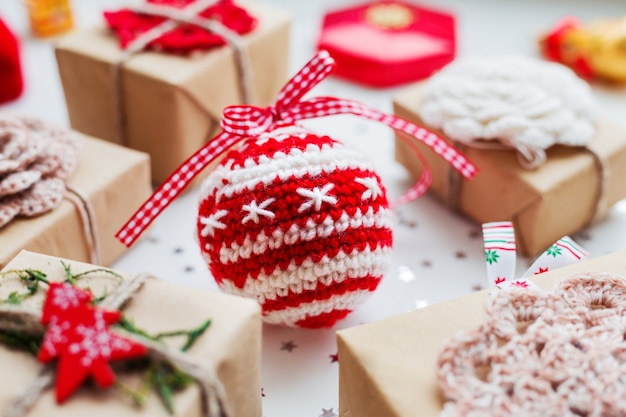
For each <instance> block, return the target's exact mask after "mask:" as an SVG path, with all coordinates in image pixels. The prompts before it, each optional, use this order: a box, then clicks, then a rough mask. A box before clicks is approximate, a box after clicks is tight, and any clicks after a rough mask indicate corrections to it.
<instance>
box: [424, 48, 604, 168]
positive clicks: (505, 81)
mask: <svg viewBox="0 0 626 417" xmlns="http://www.w3.org/2000/svg"><path fill="white" fill-rule="evenodd" d="M419 115H420V117H421V118H422V120H423V121H424V123H425V124H426V125H428V126H429V127H433V128H437V129H441V130H442V131H443V132H444V133H445V134H446V135H447V136H448V137H449V138H451V139H453V140H456V141H460V142H463V143H466V144H477V143H476V141H478V140H484V141H499V142H501V143H502V144H504V145H507V146H510V147H514V148H517V149H518V150H519V151H520V152H521V153H524V152H526V153H527V155H526V157H527V159H528V158H529V155H532V154H533V153H535V152H539V153H542V152H543V150H544V149H547V148H549V147H550V146H552V145H554V144H564V145H570V146H582V145H585V144H587V143H588V142H589V141H590V140H591V139H592V138H593V136H594V134H595V126H594V122H595V117H596V103H595V101H594V98H593V96H592V92H591V88H590V87H589V85H588V84H587V83H585V82H584V81H583V80H581V79H579V78H578V77H577V76H576V75H575V74H574V72H573V71H571V70H570V69H569V68H567V67H565V66H563V65H560V64H556V63H551V62H546V61H541V60H538V59H532V58H527V57H521V56H519V57H518V56H509V57H491V58H490V57H480V58H466V59H459V60H457V61H455V62H454V63H452V64H450V65H448V66H447V67H445V68H444V69H443V70H441V71H440V72H439V73H438V74H436V75H434V76H433V77H432V78H431V79H430V80H429V81H428V82H427V83H426V86H425V88H424V91H423V95H422V103H421V106H420V109H419Z"/></svg>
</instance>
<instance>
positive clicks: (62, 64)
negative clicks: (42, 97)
mask: <svg viewBox="0 0 626 417" xmlns="http://www.w3.org/2000/svg"><path fill="white" fill-rule="evenodd" d="M242 6H244V7H246V9H248V10H249V11H250V13H251V14H252V15H253V16H255V17H256V18H257V19H258V24H257V27H256V29H255V30H254V31H252V32H251V33H249V34H246V35H244V36H243V37H242V43H243V52H244V53H245V54H246V55H247V56H248V57H249V60H250V62H251V67H252V83H253V88H252V90H253V91H252V93H253V94H252V95H253V97H254V98H255V99H256V100H255V101H256V102H255V103H253V104H257V105H269V104H271V103H273V102H274V101H275V99H276V96H277V94H278V91H279V90H280V88H282V86H283V85H284V83H285V81H287V75H288V73H287V71H288V67H287V63H288V46H289V45H288V42H289V41H288V40H289V24H290V17H289V15H287V14H286V13H284V12H282V11H280V10H277V9H275V8H271V7H268V6H265V5H260V4H258V3H245V2H242ZM121 55H122V50H121V49H120V48H119V47H118V40H117V38H116V37H115V35H114V34H113V33H112V32H111V31H109V30H108V29H107V28H105V27H104V26H101V27H96V28H91V29H81V30H78V31H75V32H74V33H72V34H70V35H69V36H67V37H65V38H64V39H62V40H61V41H60V42H59V43H58V44H57V46H56V57H57V63H58V67H59V74H60V76H61V81H62V83H63V90H64V92H65V100H66V103H67V108H68V113H69V117H70V122H71V125H72V127H73V128H74V129H76V130H78V131H80V132H83V133H86V134H88V135H91V136H95V137H99V138H102V139H105V140H108V141H112V142H117V143H119V139H120V138H119V134H118V106H117V104H116V88H117V87H116V85H115V82H114V76H113V74H114V66H115V65H117V63H119V62H120V60H121ZM121 92H122V94H121V96H122V108H123V113H124V117H125V139H126V145H128V146H129V147H131V148H133V149H138V150H140V151H144V152H147V153H149V154H150V156H151V161H152V162H151V163H152V179H153V181H154V183H155V184H160V183H162V182H163V181H164V180H165V179H166V178H167V177H168V176H169V175H170V174H171V173H172V172H173V171H174V170H175V169H176V168H177V167H178V166H179V165H180V164H181V163H182V162H183V161H185V160H186V159H187V157H189V156H190V155H191V154H193V153H194V152H195V151H196V150H198V149H199V148H200V147H202V146H203V145H204V144H205V143H206V142H207V141H208V140H209V139H211V138H212V137H213V136H215V135H216V134H217V133H218V129H219V120H220V118H221V115H222V109H223V108H224V107H226V106H229V105H233V104H238V103H241V97H240V96H239V94H240V93H239V87H238V78H237V71H236V68H235V61H234V53H233V50H232V49H231V48H230V47H226V46H225V47H220V48H215V49H212V50H210V51H207V52H202V53H198V54H197V55H193V56H190V57H184V56H177V55H171V54H165V53H158V52H146V51H144V52H140V53H137V54H135V55H134V56H133V57H131V58H130V59H128V60H127V61H126V62H124V63H123V64H121ZM200 176H202V175H200Z"/></svg>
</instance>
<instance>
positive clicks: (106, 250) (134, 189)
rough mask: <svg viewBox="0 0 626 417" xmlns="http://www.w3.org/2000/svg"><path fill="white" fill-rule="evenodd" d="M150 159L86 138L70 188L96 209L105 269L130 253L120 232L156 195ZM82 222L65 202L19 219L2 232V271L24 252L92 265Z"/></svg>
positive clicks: (101, 258) (68, 183)
mask: <svg viewBox="0 0 626 417" xmlns="http://www.w3.org/2000/svg"><path fill="white" fill-rule="evenodd" d="M149 161H150V158H149V156H148V155H146V154H145V153H143V152H138V151H135V150H132V149H127V148H124V147H121V146H119V145H115V144H112V143H108V142H105V141H102V140H98V139H94V138H90V137H86V136H83V138H82V140H81V145H80V151H79V153H78V164H77V168H76V170H75V171H74V173H73V174H72V175H71V176H70V177H69V178H68V180H67V181H66V185H67V186H68V187H70V188H72V189H74V190H76V191H77V192H79V193H80V194H81V195H83V196H84V197H85V198H86V199H87V200H88V202H89V204H90V205H91V207H92V209H93V215H94V218H93V219H92V220H93V225H94V226H95V237H96V238H97V243H96V246H97V247H98V248H99V255H100V264H102V265H110V264H112V263H113V262H114V261H115V260H116V259H117V258H118V257H119V256H120V255H121V254H122V253H123V252H124V251H125V250H126V247H125V246H124V245H122V244H121V243H120V242H119V241H118V240H117V239H116V238H115V232H116V231H117V229H118V228H119V227H120V225H121V224H124V222H125V221H126V219H127V218H128V217H129V216H130V215H131V214H132V213H133V211H134V210H135V208H136V207H137V206H138V205H139V204H141V203H142V202H143V201H144V200H145V199H146V198H148V197H149V196H150V194H151V193H152V188H151V186H150V162H149ZM85 233H86V231H85V226H84V224H83V220H82V217H81V215H80V213H79V211H78V209H77V207H76V205H75V203H73V202H70V201H69V200H64V201H63V202H62V203H61V205H60V206H59V207H57V208H56V209H54V210H52V211H50V212H48V213H45V214H42V215H40V216H37V217H31V218H18V219H15V220H13V221H12V222H11V223H9V224H8V225H7V226H5V227H4V228H2V229H0V267H1V266H2V265H4V264H6V263H7V262H8V261H9V260H10V259H11V258H13V257H14V256H15V255H17V253H18V252H19V251H20V250H22V249H28V250H31V251H36V252H41V253H46V254H49V255H53V256H61V257H66V258H72V259H76V260H79V261H84V262H87V261H90V260H91V251H90V247H89V244H88V243H87V240H86V234H85Z"/></svg>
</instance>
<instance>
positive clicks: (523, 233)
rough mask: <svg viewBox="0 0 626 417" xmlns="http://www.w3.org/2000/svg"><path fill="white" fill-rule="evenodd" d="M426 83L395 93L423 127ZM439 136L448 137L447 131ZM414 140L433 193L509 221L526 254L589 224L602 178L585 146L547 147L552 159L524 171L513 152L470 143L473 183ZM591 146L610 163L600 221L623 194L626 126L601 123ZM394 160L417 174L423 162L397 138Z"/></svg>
mask: <svg viewBox="0 0 626 417" xmlns="http://www.w3.org/2000/svg"><path fill="white" fill-rule="evenodd" d="M421 88H422V86H421V85H420V84H419V83H418V84H414V85H412V86H410V87H407V88H406V89H404V90H403V91H401V92H400V93H399V94H397V95H396V96H395V97H394V112H395V114H396V115H398V116H400V117H403V118H406V119H408V120H410V121H412V122H415V123H417V124H420V125H423V126H426V125H424V124H423V122H422V121H421V119H420V118H419V113H418V110H419V107H420V89H421ZM437 133H438V134H440V135H441V136H442V137H444V138H445V135H443V133H441V132H437ZM414 143H415V144H416V146H417V147H418V149H419V151H420V152H421V153H422V154H423V155H424V157H425V159H426V161H427V163H428V165H429V167H430V168H431V169H432V171H433V184H432V187H431V190H432V191H433V192H434V193H435V195H437V196H438V197H439V198H440V199H442V200H443V201H445V202H447V203H448V204H449V205H451V206H453V207H456V208H457V210H458V211H459V212H461V213H462V214H464V215H466V216H467V217H469V218H470V219H472V220H474V221H476V222H477V223H487V222H491V221H504V220H508V221H512V222H513V223H514V225H515V233H516V235H517V245H518V249H519V250H520V251H521V252H522V253H523V254H525V255H536V254H538V253H540V252H542V251H543V250H544V249H546V248H547V247H548V246H550V245H551V244H552V243H553V242H555V241H556V240H557V239H559V238H561V237H562V236H565V235H570V234H573V233H575V232H577V231H578V230H580V229H581V228H583V227H585V226H587V225H588V224H589V222H590V221H591V219H592V216H593V213H594V210H595V205H596V201H597V195H598V194H597V193H598V189H599V185H600V177H599V172H598V169H597V167H596V162H595V160H594V157H593V156H592V154H591V152H589V151H588V150H584V149H581V148H572V147H566V146H553V147H551V148H550V149H548V150H547V163H545V164H544V165H542V166H541V167H539V168H538V169H536V170H527V169H524V168H522V167H521V166H520V164H519V162H518V161H517V157H516V154H515V152H514V151H507V150H484V149H480V150H479V149H475V148H470V147H466V148H464V153H465V154H466V155H467V157H468V158H469V159H470V160H471V161H472V162H473V163H474V164H476V166H477V167H478V169H479V173H478V175H476V177H475V178H474V179H472V180H471V181H464V180H459V181H458V182H457V181H453V182H451V181H450V175H451V172H450V170H449V169H448V165H447V163H445V162H444V161H443V159H441V158H439V157H437V156H436V155H435V154H434V153H433V152H432V151H431V150H430V148H427V147H426V146H424V145H423V144H421V143H419V142H417V141H415V142H414ZM589 148H590V149H592V150H593V152H595V153H596V154H597V155H599V156H600V157H601V158H602V159H604V160H605V161H606V163H607V165H608V167H607V173H608V178H607V179H606V180H605V184H604V196H603V204H602V207H600V209H599V212H598V218H602V217H603V216H605V215H606V214H607V213H608V210H609V209H610V207H611V206H612V205H614V204H615V203H616V202H617V201H619V200H621V199H622V198H624V197H626V182H624V180H623V179H624V177H625V176H626V128H624V127H623V126H620V125H618V124H617V123H614V122H611V121H608V120H601V121H600V122H599V123H598V125H597V133H596V136H595V138H594V139H593V141H592V142H591V143H590V144H589ZM396 159H397V160H398V161H399V162H400V163H402V164H403V165H404V166H405V167H406V168H407V169H408V170H409V171H410V172H411V173H412V174H413V175H415V176H417V175H419V174H420V172H421V163H420V161H419V159H418V158H417V157H416V156H415V154H414V153H413V151H412V150H411V148H410V147H409V146H408V145H407V144H406V143H405V142H404V141H403V140H401V139H399V138H396ZM454 183H457V184H458V188H456V189H455V187H454V186H453V185H452V184H454ZM451 200H453V201H451ZM454 200H456V201H454Z"/></svg>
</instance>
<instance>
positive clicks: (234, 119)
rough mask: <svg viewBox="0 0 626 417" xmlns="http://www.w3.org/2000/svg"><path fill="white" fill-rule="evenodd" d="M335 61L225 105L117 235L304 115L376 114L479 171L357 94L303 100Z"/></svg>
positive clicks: (127, 236)
mask: <svg viewBox="0 0 626 417" xmlns="http://www.w3.org/2000/svg"><path fill="white" fill-rule="evenodd" d="M334 67H335V61H334V60H333V58H332V57H331V56H330V55H329V53H328V52H326V51H319V52H318V53H317V54H316V55H315V56H314V57H313V59H311V60H310V61H309V62H308V63H307V64H306V65H305V66H304V68H302V69H301V70H300V71H299V72H298V73H297V74H296V75H295V76H294V77H293V78H292V79H291V80H290V81H289V82H288V83H287V84H286V85H285V87H283V89H282V90H281V92H280V93H279V95H278V99H277V100H276V104H275V105H273V106H269V107H265V108H262V107H257V106H248V105H240V106H229V107H226V108H225V109H224V112H223V115H222V120H221V127H222V133H220V134H219V135H218V136H216V137H215V138H213V139H212V140H210V141H209V142H208V143H207V144H206V145H205V146H203V147H202V148H200V149H199V150H198V151H197V152H196V153H194V154H193V155H192V156H191V157H189V158H188V159H187V160H186V161H185V162H184V163H183V164H182V165H181V166H180V167H179V168H178V169H176V171H174V173H172V175H170V177H169V178H168V179H167V180H166V181H165V182H164V183H163V184H162V185H161V186H160V187H159V188H158V190H157V191H156V192H155V193H154V194H153V195H152V197H150V199H148V201H146V202H145V203H144V204H143V205H142V206H141V207H140V208H139V210H138V211H137V212H136V213H135V214H134V215H133V216H132V217H131V219H130V220H129V221H128V222H127V223H126V224H125V225H124V226H123V227H122V228H121V229H120V230H119V231H118V232H117V234H116V237H117V238H118V239H119V240H120V241H121V242H122V243H123V244H125V245H126V246H130V245H132V244H133V242H135V240H136V239H137V238H138V237H139V235H141V233H143V231H144V230H145V229H146V228H147V227H148V225H150V223H152V221H153V220H154V219H155V218H156V217H157V216H158V215H159V214H160V213H161V212H162V211H163V210H164V209H165V208H166V207H167V206H168V205H169V204H170V203H171V202H172V201H173V200H174V199H175V198H176V197H177V196H178V195H179V194H180V193H181V192H182V191H183V189H184V188H185V187H186V186H187V185H188V184H189V183H190V182H191V180H192V179H193V178H194V177H195V176H196V175H197V174H198V173H199V172H200V171H201V170H202V169H204V168H205V167H206V166H207V165H208V164H209V163H211V162H212V161H213V160H215V159H216V158H217V157H218V156H220V155H221V154H222V153H223V152H224V151H226V150H227V149H228V148H230V147H231V146H233V145H235V144H236V143H238V142H240V141H242V140H243V139H245V138H246V137H250V136H257V135H260V134H261V133H264V132H269V131H271V130H272V129H274V128H276V127H279V126H284V125H290V124H293V123H295V122H297V121H299V120H305V119H313V118H318V117H324V116H332V115H336V114H353V115H355V116H360V117H364V118H367V119H371V120H375V121H378V122H380V123H383V124H385V125H387V126H389V127H391V128H393V129H395V130H397V131H399V132H402V133H404V134H407V135H409V136H411V137H412V138H415V139H417V140H420V141H422V142H424V143H425V144H427V145H428V146H429V147H430V148H432V149H433V151H434V152H435V153H437V154H438V155H440V156H441V157H442V158H444V159H445V160H446V161H447V162H448V163H450V164H451V165H452V166H453V167H454V168H455V169H456V170H457V171H459V172H460V173H461V175H463V176H464V177H465V178H467V179H470V178H472V177H473V176H474V175H476V173H477V168H476V167H475V166H474V165H473V164H472V163H471V162H470V161H468V160H467V158H466V157H465V156H464V155H462V154H461V153H460V152H459V151H457V150H456V149H455V148H453V147H452V146H450V145H448V143H447V142H446V141H445V140H443V139H442V138H441V137H439V136H437V135H436V134H434V133H433V132H431V131H429V130H427V129H424V128H423V127H420V126H418V125H416V124H413V123H411V122H409V121H407V120H404V119H401V118H399V117H396V116H394V115H390V114H386V113H383V112H381V111H378V110H376V109H373V108H370V107H368V106H366V105H364V104H362V103H359V102H357V101H354V100H347V99H340V98H335V97H315V98H312V99H309V100H303V99H302V98H303V96H304V95H305V94H306V93H307V92H309V91H310V90H311V89H312V88H313V87H315V86H316V85H317V84H318V83H319V82H321V81H322V80H323V79H325V78H326V77H327V76H328V75H329V74H330V73H331V72H332V70H333V69H334ZM430 179H431V177H430V172H429V171H428V170H427V169H424V170H423V172H422V176H421V178H420V179H419V180H418V182H417V183H416V184H415V185H414V186H413V187H412V188H411V189H410V190H409V191H408V192H407V193H406V194H405V196H403V197H402V198H401V200H402V201H409V200H412V199H415V198H417V197H419V196H420V195H421V194H423V193H424V192H425V191H426V189H427V188H428V185H429V184H430Z"/></svg>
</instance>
